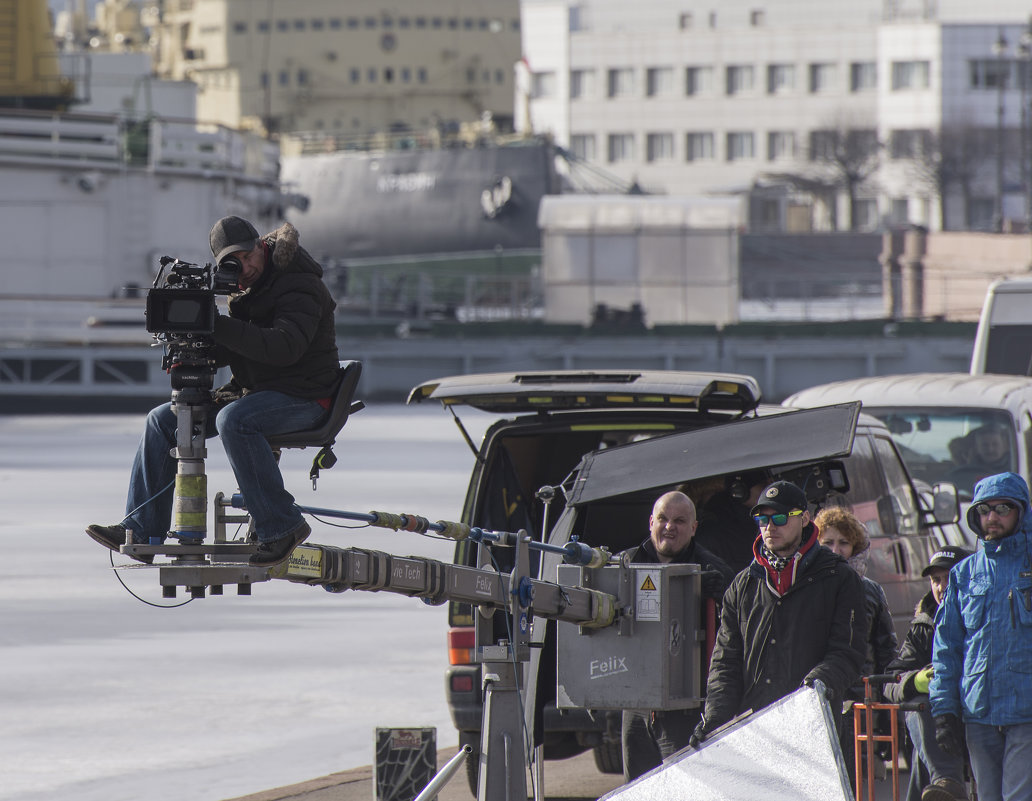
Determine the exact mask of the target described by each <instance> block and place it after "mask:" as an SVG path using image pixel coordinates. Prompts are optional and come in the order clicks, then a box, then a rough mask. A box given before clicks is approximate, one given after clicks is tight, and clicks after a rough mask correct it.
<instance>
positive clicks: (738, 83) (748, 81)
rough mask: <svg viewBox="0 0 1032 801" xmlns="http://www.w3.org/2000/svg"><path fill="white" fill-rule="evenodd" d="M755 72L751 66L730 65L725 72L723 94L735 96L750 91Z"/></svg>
mask: <svg viewBox="0 0 1032 801" xmlns="http://www.w3.org/2000/svg"><path fill="white" fill-rule="evenodd" d="M755 80H756V72H755V70H754V69H753V67H752V65H751V64H732V65H731V66H730V67H728V68H727V69H726V71H725V82H724V83H725V86H724V89H725V92H726V93H727V94H729V95H737V94H741V93H742V92H750V91H752V88H753V85H754V83H755Z"/></svg>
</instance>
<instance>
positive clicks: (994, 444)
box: [783, 373, 1032, 544]
mask: <svg viewBox="0 0 1032 801" xmlns="http://www.w3.org/2000/svg"><path fill="white" fill-rule="evenodd" d="M851 400H858V401H861V402H862V403H863V409H864V412H866V413H868V414H872V415H874V416H875V417H877V418H879V419H880V420H882V422H884V423H885V425H886V426H887V427H888V429H889V432H890V433H891V434H892V438H893V439H894V440H895V442H896V445H897V447H898V448H899V451H900V453H901V454H902V456H903V460H904V461H905V462H906V463H907V467H908V469H909V470H910V473H911V475H912V476H913V477H914V478H915V479H917V480H919V481H923V482H925V483H926V484H928V485H931V484H935V483H937V482H941V481H951V482H952V483H954V484H956V486H957V491H958V493H959V496H960V499H961V501H962V502H964V501H970V500H971V494H972V491H973V489H974V485H975V482H976V481H977V480H978V479H980V478H982V477H984V476H986V475H992V474H994V473H999V472H1001V471H1003V470H1012V471H1014V472H1015V473H1018V474H1019V475H1021V476H1022V477H1023V478H1024V479H1025V480H1026V481H1029V480H1030V479H1032V378H1028V377H1026V376H1015V375H987V374H986V375H971V374H969V373H917V374H913V375H892V376H881V377H878V378H861V379H856V380H852V381H836V382H834V383H830V384H822V385H820V386H816V387H811V388H809V389H804V390H802V391H801V392H797V393H795V394H794V395H792V396H791V397H789V398H787V399H786V400H785V401H784V404H783V405H785V406H792V407H808V406H824V405H826V404H829V403H843V402H845V401H851ZM961 518H962V519H963V515H961ZM969 544H970V542H969Z"/></svg>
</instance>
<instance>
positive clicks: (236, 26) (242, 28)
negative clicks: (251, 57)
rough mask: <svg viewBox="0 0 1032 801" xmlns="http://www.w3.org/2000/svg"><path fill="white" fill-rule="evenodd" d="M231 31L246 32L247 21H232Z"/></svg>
mask: <svg viewBox="0 0 1032 801" xmlns="http://www.w3.org/2000/svg"><path fill="white" fill-rule="evenodd" d="M233 33H247V23H246V22H234V23H233Z"/></svg>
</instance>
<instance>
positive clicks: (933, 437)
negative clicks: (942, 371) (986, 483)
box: [864, 406, 1017, 500]
mask: <svg viewBox="0 0 1032 801" xmlns="http://www.w3.org/2000/svg"><path fill="white" fill-rule="evenodd" d="M864 411H865V412H867V413H868V414H873V415H874V416H875V417H877V418H879V419H880V420H882V422H884V423H885V425H886V426H887V427H888V429H889V431H890V433H891V434H892V438H893V439H894V440H895V441H896V446H897V447H898V448H899V452H900V455H901V456H902V457H903V460H904V461H905V462H906V464H907V467H908V468H909V470H910V473H911V475H913V477H914V478H915V479H917V480H918V481H925V482H927V483H928V484H935V483H936V482H937V481H950V482H952V483H954V484H956V485H957V490H958V491H959V492H960V496H961V498H962V499H964V500H970V499H971V496H972V493H973V491H974V486H975V483H976V482H977V481H978V480H979V479H980V478H984V477H985V476H991V475H994V474H995V473H1002V472H1005V471H1008V470H1014V469H1015V466H1016V461H1015V459H1016V454H1017V444H1016V442H1015V439H1014V424H1013V421H1012V420H1011V416H1010V414H1009V413H1008V412H1005V411H1000V410H995V409H949V408H941V409H935V410H930V409H928V408H927V407H925V408H920V409H913V408H890V407H881V408H879V407H874V408H871V407H868V406H865V407H864Z"/></svg>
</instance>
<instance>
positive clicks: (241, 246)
mask: <svg viewBox="0 0 1032 801" xmlns="http://www.w3.org/2000/svg"><path fill="white" fill-rule="evenodd" d="M208 241H209V243H210V244H211V255H212V256H214V257H215V264H216V266H217V265H219V264H221V263H222V260H223V259H224V258H226V256H228V255H229V254H230V253H236V252H237V251H240V250H254V247H255V245H257V244H258V232H257V231H256V230H255V228H254V226H253V225H251V223H249V222H248V221H247V220H245V219H244V218H243V217H223V218H222V219H221V220H219V221H218V222H217V223H215V225H213V226H212V227H211V234H209V236H208Z"/></svg>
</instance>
